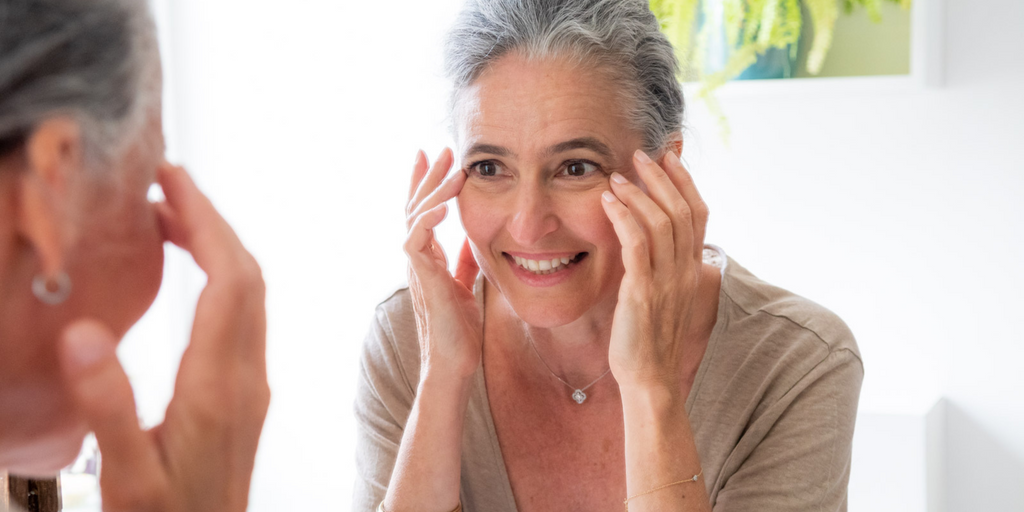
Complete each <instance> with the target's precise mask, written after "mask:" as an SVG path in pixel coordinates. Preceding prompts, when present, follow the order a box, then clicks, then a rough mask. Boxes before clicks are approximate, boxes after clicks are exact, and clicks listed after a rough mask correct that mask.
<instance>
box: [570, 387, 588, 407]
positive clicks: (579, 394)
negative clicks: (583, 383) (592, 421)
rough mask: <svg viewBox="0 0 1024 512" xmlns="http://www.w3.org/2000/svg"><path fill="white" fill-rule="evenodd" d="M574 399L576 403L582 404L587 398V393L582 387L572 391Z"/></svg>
mask: <svg viewBox="0 0 1024 512" xmlns="http://www.w3.org/2000/svg"><path fill="white" fill-rule="evenodd" d="M572 399H573V400H575V401H576V403H578V404H582V403H583V401H584V400H586V399H587V394H586V393H584V392H583V390H582V389H577V390H576V391H574V392H573V393H572Z"/></svg>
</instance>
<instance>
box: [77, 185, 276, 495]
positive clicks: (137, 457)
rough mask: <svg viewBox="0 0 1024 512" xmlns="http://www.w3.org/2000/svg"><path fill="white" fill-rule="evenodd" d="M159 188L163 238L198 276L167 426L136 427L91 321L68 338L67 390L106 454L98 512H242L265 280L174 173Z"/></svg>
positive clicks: (109, 348) (263, 408) (255, 425)
mask: <svg viewBox="0 0 1024 512" xmlns="http://www.w3.org/2000/svg"><path fill="white" fill-rule="evenodd" d="M159 182H160V184H161V186H162V187H163V190H164V195H165V196H166V197H167V201H166V202H165V203H160V204H158V205H156V207H157V211H158V214H159V218H160V223H161V227H162V229H163V232H164V236H165V238H166V239H167V240H168V241H170V242H172V243H174V244H175V245H177V246H179V247H182V248H183V249H185V250H187V251H188V252H190V253H191V254H192V257H193V258H194V259H195V261H196V264H198V265H199V267H200V268H201V269H202V270H203V271H204V272H206V277H207V283H206V288H205V289H203V292H202V294H201V295H200V297H199V303H198V305H197V306H196V316H195V321H194V323H193V326H192V340H191V342H190V343H189V346H188V349H186V350H185V354H184V356H183V357H182V359H181V365H180V367H179V369H178V377H177V380H176V382H175V386H174V397H173V398H172V399H171V402H170V404H169V405H168V406H167V413H166V415H165V418H164V422H163V423H162V424H161V425H159V426H157V427H155V428H153V429H150V430H148V431H144V430H142V429H140V428H139V422H138V417H137V416H136V410H135V400H134V397H133V394H132V388H131V385H130V384H129V382H128V376H127V375H126V374H125V372H124V369H123V368H122V367H121V365H120V363H119V362H118V359H117V355H116V354H115V348H116V347H117V339H116V338H115V336H114V334H113V333H112V332H111V331H110V330H109V329H107V328H106V327H105V326H104V325H103V324H101V323H100V322H97V321H95V320H91V319H83V320H79V321H77V322H75V323H73V324H71V325H70V326H69V327H68V328H67V329H66V330H65V332H64V334H63V339H62V342H61V363H62V368H63V370H64V375H65V380H66V382H67V384H68V386H69V390H70V392H71V394H72V396H73V397H74V398H75V400H76V405H77V406H78V408H79V410H80V412H81V414H82V415H83V417H85V419H86V422H87V423H88V424H89V427H90V428H91V429H92V430H93V431H94V432H95V434H96V440H97V442H98V444H99V447H100V453H101V454H102V456H103V467H102V470H101V473H100V490H101V493H102V496H103V510H104V511H106V512H243V511H244V510H245V509H246V505H247V503H248V497H249V483H250V479H251V475H252V470H253V465H254V462H255V456H256V448H257V445H258V443H259V438H260V431H261V430H262V427H263V420H264V418H265V417H266V414H267V408H268V406H269V403H270V388H269V386H268V384H267V371H266V325H267V324H266V307H265V298H264V297H265V288H264V283H263V278H262V275H261V272H260V268H259V265H257V263H256V260H255V259H254V258H253V257H252V256H251V255H250V254H249V252H248V251H246V250H245V247H243V246H242V243H241V241H239V239H238V237H237V236H236V235H235V233H234V231H232V229H231V227H230V226H229V225H228V224H227V222H226V221H225V220H224V219H223V218H222V217H221V216H220V214H218V213H217V211H216V210H215V209H214V207H213V204H211V203H210V201H209V200H208V199H207V198H206V196H204V195H203V194H202V193H201V192H200V191H199V189H198V188H196V186H195V183H193V182H192V180H191V178H189V176H188V174H186V173H185V171H184V170H183V169H180V168H174V167H170V166H167V167H164V168H162V169H161V170H160V174H159Z"/></svg>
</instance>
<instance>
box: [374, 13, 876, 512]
mask: <svg viewBox="0 0 1024 512" xmlns="http://www.w3.org/2000/svg"><path fill="white" fill-rule="evenodd" d="M446 51H447V55H446V58H447V69H448V72H449V76H450V77H451V78H452V79H453V82H454V85H455V94H454V95H453V98H454V101H453V109H452V112H453V120H454V127H455V136H456V142H457V146H458V154H459V160H460V161H461V162H462V163H461V169H459V170H456V171H454V172H449V169H450V167H451V166H452V165H453V161H454V160H455V157H454V155H453V153H452V152H450V151H446V152H444V153H443V154H442V155H441V156H440V158H439V159H438V160H437V162H435V163H434V165H433V166H432V167H431V168H430V169H428V168H427V163H426V161H425V157H424V156H423V155H422V154H420V155H419V156H418V158H417V161H416V165H415V168H414V172H413V184H412V188H411V190H410V194H409V197H410V201H409V206H408V210H407V214H408V227H409V235H408V239H407V242H406V244H405V250H406V252H407V254H408V256H409V262H410V270H409V288H408V289H403V290H400V291H398V292H397V293H396V294H395V295H393V296H392V297H391V298H389V299H388V300H386V301H385V302H384V303H382V304H381V305H380V306H379V307H378V309H377V314H376V323H375V325H374V326H373V329H372V330H371V332H370V335H369V336H368V337H367V340H366V345H365V351H364V357H363V360H362V365H363V367H362V368H363V371H362V372H361V379H360V384H361V385H360V390H359V394H358V398H357V404H356V413H357V416H358V419H359V422H360V424H361V428H360V437H359V448H358V450H357V454H358V455H357V462H358V468H359V469H358V471H359V475H360V478H359V480H358V482H357V486H356V494H355V510H374V509H378V510H386V511H388V512H401V511H406V510H436V511H448V510H457V509H459V508H462V509H463V510H472V511H488V512H505V511H509V512H511V511H515V510H521V511H530V510H581V511H582V510H586V511H597V510H609V511H610V510H621V508H622V507H623V501H626V502H627V509H628V510H633V511H644V510H651V511H654V510H657V511H665V510H685V511H691V510H693V511H696V510H701V511H705V510H715V511H716V512H727V511H747V510H769V511H775V510H778V511H781V510H793V511H796V510H844V509H845V504H846V483H847V479H848V477H849V469H850V444H851V439H852V434H853V423H854V416H855V413H856V408H857V397H858V394H859V390H860V383H861V378H862V375H863V369H862V365H861V361H860V357H859V355H858V352H857V347H856V344H855V342H854V340H853V337H852V335H851V334H850V332H849V330H848V329H847V328H846V326H845V325H844V324H843V323H842V321H840V320H839V319H838V318H837V317H835V316H834V315H833V314H831V313H830V312H829V311H827V310H825V309H823V308H821V307H820V306H817V305H815V304H813V303H811V302H810V301H807V300H805V299H802V298H800V297H797V296H795V295H793V294H791V293H788V292H786V291H784V290H781V289H779V288H776V287H773V286H771V285H769V284H767V283H764V282H762V281H760V280H758V279H757V278H756V277H754V276H753V275H751V274H750V273H749V272H747V271H746V270H744V269H743V268H742V267H740V266H739V264H737V263H736V262H735V261H733V260H731V259H729V258H728V257H726V256H725V255H724V253H723V252H722V251H721V250H720V249H718V248H715V247H710V246H705V245H704V230H705V225H706V222H707V215H708V213H707V207H706V206H705V205H704V202H703V201H702V200H701V198H700V195H699V194H698V192H697V190H696V188H695V187H694V184H693V181H692V180H691V179H690V176H689V174H688V173H687V171H686V169H685V168H684V167H683V165H682V164H681V163H680V160H679V156H680V152H681V149H682V144H683V138H682V135H681V122H682V115H683V101H682V94H681V91H680V87H679V84H678V83H677V82H676V80H675V75H676V70H677V63H676V62H675V60H674V57H673V51H672V48H671V46H670V45H669V43H668V42H667V41H666V39H665V38H664V37H663V36H662V35H661V34H660V32H659V30H658V22H657V20H656V19H655V18H654V16H653V15H652V14H651V12H650V11H649V9H648V7H647V5H646V3H645V2H643V1H641V0H561V1H552V0H486V1H485V0H470V1H469V3H468V4H467V5H466V7H465V8H464V10H463V12H462V13H461V15H460V16H459V19H458V22H457V23H456V26H455V28H454V30H453V31H452V34H451V36H450V39H449V42H448V45H447V49H446ZM456 197H457V198H458V202H459V211H460V214H461V218H462V223H463V225H464V226H465V229H466V234H467V237H468V241H467V245H466V246H465V247H464V248H463V255H462V256H461V257H460V262H459V268H458V269H457V271H456V275H455V276H454V277H453V276H452V275H450V274H449V273H448V271H447V265H446V260H445V255H444V254H443V253H442V252H441V250H440V247H439V245H438V244H437V243H436V242H435V240H434V238H433V232H432V229H433V228H434V227H435V226H437V225H438V224H439V223H440V222H441V221H442V220H443V218H444V217H445V214H446V212H447V206H446V204H445V203H446V201H448V200H449V199H452V198H456ZM476 265H478V266H479V270H480V271H481V273H482V276H481V278H479V279H474V276H475V273H476Z"/></svg>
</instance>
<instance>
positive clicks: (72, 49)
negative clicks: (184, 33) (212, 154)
mask: <svg viewBox="0 0 1024 512" xmlns="http://www.w3.org/2000/svg"><path fill="white" fill-rule="evenodd" d="M156 48H157V46H156V33H155V29H154V27H153V21H152V18H151V17H150V13H149V8H148V6H147V2H146V1H145V0H2V1H0V156H2V155H3V154H4V153H6V152H9V151H12V150H14V149H16V148H17V147H19V146H20V145H21V144H23V143H24V140H25V138H26V137H27V136H28V135H29V134H30V133H31V132H32V130H33V129H34V128H35V126H36V125H38V124H39V123H40V122H42V121H43V120H45V119H47V118H49V117H53V116H58V115H68V116H72V117H73V118H74V119H76V121H78V122H79V123H80V125H81V128H82V134H83V135H82V136H83V140H84V142H83V144H84V146H85V154H86V157H87V159H88V160H89V161H91V162H93V163H99V162H107V161H108V159H110V158H112V157H114V156H116V155H117V154H119V153H120V152H121V151H123V150H124V149H125V146H126V144H127V143H128V142H130V141H131V140H133V139H134V137H132V136H133V135H134V134H135V132H137V131H138V130H140V129H141V127H142V124H143V123H144V122H145V117H146V112H147V109H148V108H152V106H153V105H154V101H155V100H156V99H157V98H154V96H155V95H156V92H157V91H158V90H159V85H158V84H159V60H158V57H157V49H156ZM154 82H155V84H154Z"/></svg>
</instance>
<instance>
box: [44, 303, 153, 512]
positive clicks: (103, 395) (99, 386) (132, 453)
mask: <svg viewBox="0 0 1024 512" xmlns="http://www.w3.org/2000/svg"><path fill="white" fill-rule="evenodd" d="M116 346H117V339H116V338H115V336H114V335H113V333H111V332H110V331H109V330H108V329H107V328H105V327H104V326H103V325H102V324H100V323H99V322H96V321H92V320H83V321H78V322H75V323H73V324H71V325H70V326H69V327H68V328H67V329H65V331H64V332H63V334H62V337H61V345H60V361H61V370H62V372H63V375H64V378H65V381H66V382H67V385H68V387H69V390H70V392H71V395H72V396H73V397H74V398H75V403H76V405H77V407H78V409H79V410H80V412H81V414H82V415H83V416H84V417H85V419H86V422H87V423H88V424H89V427H90V428H91V429H92V430H93V431H94V432H95V433H96V441H97V442H98V443H99V447H100V452H101V453H102V454H103V472H102V476H101V478H102V481H103V482H102V489H103V499H104V504H105V505H106V504H108V501H109V504H110V505H111V506H113V508H114V509H119V507H117V505H118V504H122V505H126V506H127V505H131V504H132V503H135V502H137V501H139V500H142V501H145V500H146V498H147V497H153V498H155V497H156V496H155V494H154V493H155V492H157V487H158V482H160V478H161V477H160V475H161V465H160V458H159V455H158V453H157V451H156V449H155V447H154V446H153V444H152V442H151V440H150V438H149V437H148V436H147V434H146V433H145V432H143V431H142V430H141V429H140V428H139V420H138V417H137V416H136V411H135V399H134V395H133V394H132V388H131V385H130V384H129V382H128V376H127V375H125V373H124V370H123V369H122V368H121V365H120V363H119V362H118V360H117V355H116V353H115V348H116Z"/></svg>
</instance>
